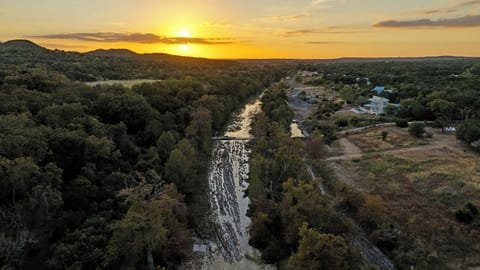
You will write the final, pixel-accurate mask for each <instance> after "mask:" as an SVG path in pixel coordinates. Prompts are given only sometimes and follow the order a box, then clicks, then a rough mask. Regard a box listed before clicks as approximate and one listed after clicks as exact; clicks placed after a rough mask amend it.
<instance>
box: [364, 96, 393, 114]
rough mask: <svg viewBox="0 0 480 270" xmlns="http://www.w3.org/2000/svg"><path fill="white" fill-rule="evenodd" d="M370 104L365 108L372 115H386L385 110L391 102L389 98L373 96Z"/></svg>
mask: <svg viewBox="0 0 480 270" xmlns="http://www.w3.org/2000/svg"><path fill="white" fill-rule="evenodd" d="M368 102H369V103H368V104H365V105H364V106H363V107H365V109H366V110H368V112H369V113H370V114H375V115H379V114H385V108H386V107H387V106H388V104H389V100H388V99H387V98H382V97H378V96H373V97H372V98H371V99H369V100H368Z"/></svg>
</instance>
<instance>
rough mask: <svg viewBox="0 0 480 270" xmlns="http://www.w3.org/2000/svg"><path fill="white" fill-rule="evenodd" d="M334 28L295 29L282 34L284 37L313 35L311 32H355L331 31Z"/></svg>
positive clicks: (351, 32)
mask: <svg viewBox="0 0 480 270" xmlns="http://www.w3.org/2000/svg"><path fill="white" fill-rule="evenodd" d="M333 29H336V28H335V27H332V28H327V29H296V30H289V31H286V32H284V33H283V34H282V36H284V37H296V36H305V35H313V34H353V33H356V32H355V31H338V30H336V31H331V30H333Z"/></svg>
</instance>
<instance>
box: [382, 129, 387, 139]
mask: <svg viewBox="0 0 480 270" xmlns="http://www.w3.org/2000/svg"><path fill="white" fill-rule="evenodd" d="M387 136H388V131H382V141H385V139H387Z"/></svg>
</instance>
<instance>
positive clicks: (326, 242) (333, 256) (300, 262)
mask: <svg viewBox="0 0 480 270" xmlns="http://www.w3.org/2000/svg"><path fill="white" fill-rule="evenodd" d="M299 236H300V245H299V247H298V250H297V252H295V253H294V254H293V255H292V256H291V257H290V259H289V260H288V265H289V266H290V267H291V268H292V269H294V270H297V269H298V270H303V269H319V270H320V269H322V270H329V269H332V270H341V269H358V265H359V256H358V254H356V253H355V252H353V251H352V250H350V249H349V247H348V245H347V243H346V241H345V239H343V238H342V237H340V236H335V235H332V234H321V233H319V232H318V231H316V230H315V229H312V228H308V226H307V224H305V223H304V224H303V225H302V227H300V230H299Z"/></svg>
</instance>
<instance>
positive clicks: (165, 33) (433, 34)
mask: <svg viewBox="0 0 480 270" xmlns="http://www.w3.org/2000/svg"><path fill="white" fill-rule="evenodd" d="M419 2H421V3H419ZM16 38H23V39H25V38H26V39H30V40H33V41H35V42H37V43H39V44H41V45H43V46H45V47H48V48H58V49H64V50H75V51H89V50H93V49H96V48H105V49H108V48H128V49H131V50H134V51H137V52H140V53H143V52H165V53H171V54H179V55H190V56H200V57H209V58H336V57H348V56H356V57H381V56H388V57H397V56H432V55H463V56H480V1H475V0H473V1H472V0H445V1H443V0H422V1H418V0H416V1H414V0H403V1H391V0H384V1H378V0H263V1H258V0H243V1H235V2H233V1H225V0H203V1H198V0H196V1H194V0H182V1H167V0H136V1H134V0H102V1H98V0H82V1H76V0H42V1H38V0H2V4H1V5H0V40H2V41H6V40H9V39H16Z"/></svg>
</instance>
